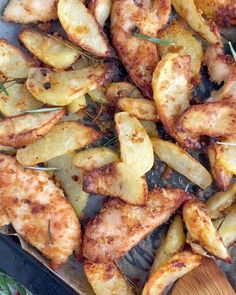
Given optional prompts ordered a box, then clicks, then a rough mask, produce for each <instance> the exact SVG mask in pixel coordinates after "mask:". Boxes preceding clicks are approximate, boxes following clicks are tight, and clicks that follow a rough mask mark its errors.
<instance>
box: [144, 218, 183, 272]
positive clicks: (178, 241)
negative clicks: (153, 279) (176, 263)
mask: <svg viewBox="0 0 236 295" xmlns="http://www.w3.org/2000/svg"><path fill="white" fill-rule="evenodd" d="M184 244H185V233H184V224H183V220H182V218H181V217H180V216H179V215H176V216H175V218H174V220H173V221H172V223H171V225H170V227H169V229H168V231H167V234H166V236H165V237H164V238H163V240H162V243H161V245H160V248H159V249H158V250H157V253H156V256H155V258H154V261H153V264H152V267H151V270H150V273H151V274H152V273H154V272H155V271H156V270H157V269H158V268H159V267H160V265H162V264H164V263H165V262H166V261H167V260H169V259H170V258H171V256H173V255H175V254H176V253H178V252H180V250H182V248H183V246H184Z"/></svg>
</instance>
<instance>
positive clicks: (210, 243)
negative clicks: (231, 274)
mask: <svg viewBox="0 0 236 295" xmlns="http://www.w3.org/2000/svg"><path fill="white" fill-rule="evenodd" d="M183 219H184V222H185V224H186V227H187V229H188V231H189V233H190V236H191V238H192V240H193V242H196V243H198V244H200V246H202V248H203V249H204V250H206V251H207V252H208V253H209V254H211V255H214V256H215V257H216V258H220V259H222V260H225V261H227V262H230V261H231V258H230V255H229V254H228V252H227V249H226V248H225V246H224V244H223V241H222V239H221V237H220V235H219V233H218V231H217V230H216V229H215V227H214V225H213V224H212V221H211V218H210V214H209V212H208V208H207V206H206V205H205V204H204V203H203V202H201V201H200V200H198V199H197V198H192V199H190V200H188V201H187V202H185V204H184V206H183Z"/></svg>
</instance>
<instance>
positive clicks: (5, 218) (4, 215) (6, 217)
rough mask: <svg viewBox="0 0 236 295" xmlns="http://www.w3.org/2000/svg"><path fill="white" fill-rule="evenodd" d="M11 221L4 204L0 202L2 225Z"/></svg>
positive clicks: (0, 221)
mask: <svg viewBox="0 0 236 295" xmlns="http://www.w3.org/2000/svg"><path fill="white" fill-rule="evenodd" d="M9 223H10V220H9V218H8V216H7V214H6V211H5V209H4V207H3V206H2V204H0V227H1V226H4V225H8V224H9Z"/></svg>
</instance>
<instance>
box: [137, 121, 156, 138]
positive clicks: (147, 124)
mask: <svg viewBox="0 0 236 295" xmlns="http://www.w3.org/2000/svg"><path fill="white" fill-rule="evenodd" d="M139 122H140V123H141V124H142V126H143V128H144V129H145V130H146V132H147V135H148V136H149V137H150V138H152V137H157V136H158V132H157V126H156V124H155V123H154V122H152V121H144V120H139Z"/></svg>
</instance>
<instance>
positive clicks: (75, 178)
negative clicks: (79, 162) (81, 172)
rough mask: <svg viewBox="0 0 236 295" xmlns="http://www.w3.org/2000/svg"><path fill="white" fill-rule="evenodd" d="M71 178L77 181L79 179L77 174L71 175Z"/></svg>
mask: <svg viewBox="0 0 236 295" xmlns="http://www.w3.org/2000/svg"><path fill="white" fill-rule="evenodd" d="M71 179H72V180H74V181H75V182H77V181H78V180H79V177H78V176H77V175H72V176H71Z"/></svg>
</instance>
